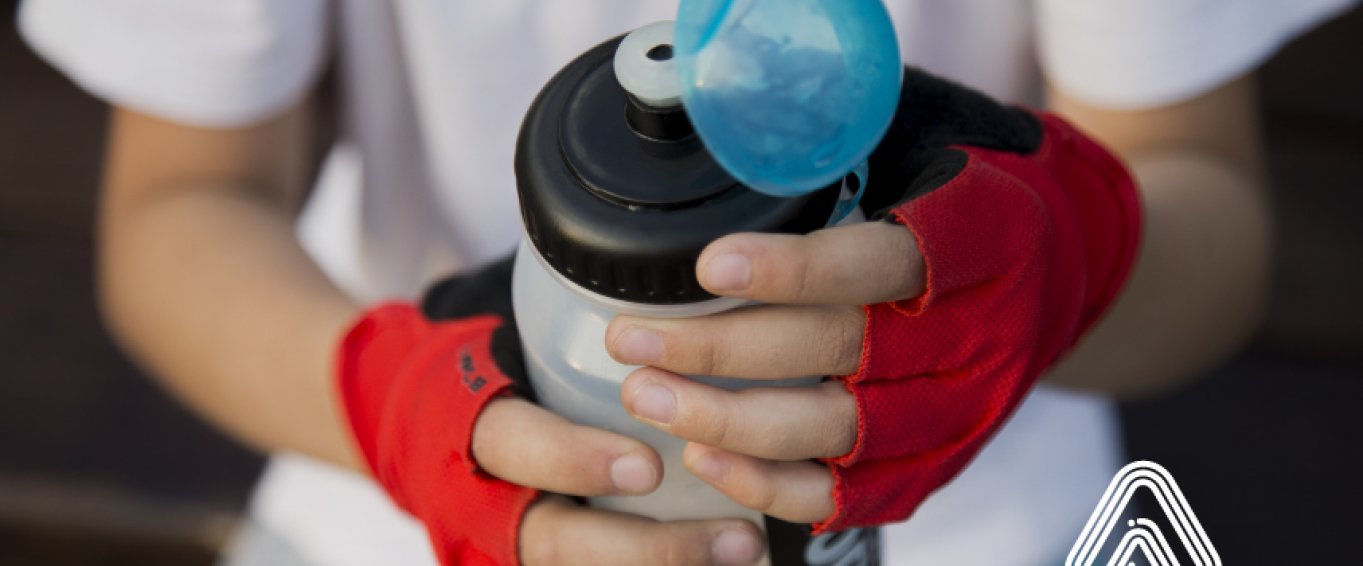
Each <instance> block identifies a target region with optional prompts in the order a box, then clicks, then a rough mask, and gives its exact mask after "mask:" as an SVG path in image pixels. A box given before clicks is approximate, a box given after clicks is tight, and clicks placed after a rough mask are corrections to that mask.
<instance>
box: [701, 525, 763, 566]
mask: <svg viewBox="0 0 1363 566" xmlns="http://www.w3.org/2000/svg"><path fill="white" fill-rule="evenodd" d="M760 552H762V545H761V544H758V542H757V539H756V538H755V537H753V536H752V533H751V532H748V531H747V530H744V529H727V530H724V531H722V532H720V533H719V536H716V537H715V540H714V542H713V543H711V545H710V554H711V558H714V560H715V563H716V564H722V565H724V566H729V565H730V564H732V565H734V566H740V565H743V564H752V563H753V562H756V561H757V558H758V556H757V555H758V553H760Z"/></svg>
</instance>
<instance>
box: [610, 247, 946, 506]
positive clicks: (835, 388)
mask: <svg viewBox="0 0 1363 566" xmlns="http://www.w3.org/2000/svg"><path fill="white" fill-rule="evenodd" d="M697 275H698V277H699V279H700V281H701V283H702V284H703V285H704V286H705V287H706V289H708V290H710V291H711V292H713V293H716V294H720V295H725V296H731V297H741V298H746V299H751V300H754V301H759V302H762V303H766V304H764V305H761V306H755V307H748V308H743V309H738V310H734V311H729V312H724V313H720V314H716V315H712V316H707V317H699V318H691V319H673V320H659V319H643V318H635V317H624V316H622V317H618V318H617V319H616V320H615V321H613V322H612V323H611V326H610V327H609V329H608V330H607V333H606V345H607V349H608V350H609V351H610V353H611V355H612V356H613V357H615V359H617V360H619V361H620V362H622V363H627V364H639V365H646V366H651V367H645V368H642V369H639V370H637V371H635V372H634V373H633V374H631V375H630V377H629V378H628V379H627V380H626V381H625V383H624V386H623V388H622V390H621V401H622V402H623V403H624V406H625V409H626V410H627V411H629V412H630V414H632V415H634V416H635V417H636V418H639V419H640V420H643V421H645V422H647V423H649V424H651V425H653V426H655V427H658V428H660V429H662V430H665V431H667V432H669V433H671V434H674V435H676V436H679V437H681V438H685V439H687V440H690V441H692V442H691V444H690V445H688V446H687V449H686V452H685V461H686V465H687V467H688V468H690V469H691V471H692V472H693V473H696V474H697V475H698V476H699V477H701V478H702V479H705V480H706V481H708V482H710V483H711V484H712V485H714V486H715V487H716V488H717V489H719V490H720V491H721V492H723V493H725V494H726V495H728V496H729V497H731V498H733V499H734V500H735V501H738V502H739V503H741V504H743V505H745V506H748V507H750V508H753V509H756V510H758V511H761V512H763V513H765V514H768V515H771V516H773V517H776V518H779V519H783V520H786V521H791V522H800V523H813V522H817V521H821V520H823V519H826V518H827V517H829V515H831V514H832V513H833V511H834V509H835V506H834V501H833V495H832V494H833V483H834V480H833V476H832V473H831V472H830V470H829V468H828V466H826V465H824V464H821V463H818V462H814V461H812V460H811V459H814V458H835V457H838V456H841V455H843V454H846V453H848V452H849V451H850V450H851V449H852V446H853V444H854V442H855V441H856V438H857V406H856V402H855V400H854V399H853V397H852V395H851V394H850V393H848V391H847V390H846V389H845V388H844V387H843V386H842V384H840V383H838V382H833V381H830V382H826V383H824V384H822V385H821V386H819V387H811V388H756V389H749V390H746V391H739V392H729V391H724V390H721V389H718V388H714V387H710V386H706V385H702V384H699V383H696V382H693V381H691V380H689V379H686V378H684V377H681V375H678V374H689V375H719V376H726V377H738V378H747V379H754V380H763V379H787V378H793V377H802V376H817V375H847V374H850V373H852V372H854V371H856V369H857V367H858V364H859V363H860V360H861V350H862V338H863V334H864V330H865V325H866V317H865V313H864V312H863V309H862V307H861V306H859V305H864V304H871V303H881V302H887V301H894V300H901V299H907V298H910V297H914V296H917V295H918V294H920V293H921V292H922V288H923V263H922V259H921V256H920V255H919V253H918V248H917V245H916V244H915V242H914V239H913V237H912V235H911V234H910V232H909V231H908V230H905V229H904V228H903V227H902V226H896V225H892V224H886V223H879V222H877V223H867V224H859V225H854V226H848V227H840V228H831V229H827V230H822V231H819V232H815V233H813V234H810V235H808V236H790V235H766V234H736V235H733V236H728V237H725V238H722V239H720V240H718V241H716V242H715V243H713V244H711V245H710V246H709V247H708V248H707V249H706V250H705V253H703V254H702V255H701V257H700V259H699V260H698V262H697ZM674 372H675V373H674Z"/></svg>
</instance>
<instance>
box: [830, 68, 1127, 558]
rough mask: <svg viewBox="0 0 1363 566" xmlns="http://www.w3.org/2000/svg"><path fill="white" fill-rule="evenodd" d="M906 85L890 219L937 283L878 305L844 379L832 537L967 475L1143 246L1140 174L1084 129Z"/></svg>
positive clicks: (878, 520)
mask: <svg viewBox="0 0 1363 566" xmlns="http://www.w3.org/2000/svg"><path fill="white" fill-rule="evenodd" d="M905 80H906V83H907V82H908V81H918V82H917V83H915V84H913V85H910V86H909V87H908V88H906V92H905V97H904V100H903V104H902V105H901V114H909V115H906V116H900V117H897V118H896V126H897V128H898V130H897V131H892V133H891V134H890V136H889V137H888V138H887V142H886V143H887V144H889V146H890V148H889V149H890V150H891V151H896V152H898V153H897V154H896V155H893V156H884V155H881V156H880V165H881V167H877V163H876V160H875V159H873V161H872V166H871V180H872V183H873V184H874V183H884V182H885V179H884V178H878V176H877V174H878V172H886V171H888V172H890V174H891V175H890V176H891V178H893V174H895V173H899V174H902V175H904V176H905V177H906V178H909V179H910V180H909V181H908V187H909V189H910V191H909V192H910V193H911V194H910V195H908V197H907V200H905V201H902V202H899V203H893V204H890V205H889V206H888V207H887V208H885V209H884V210H883V213H882V215H883V216H886V217H888V218H887V219H890V220H892V221H895V222H898V223H900V224H903V225H904V226H906V227H907V228H908V229H909V230H911V231H912V232H913V235H914V237H915V239H916V240H917V243H918V247H919V249H920V250H921V252H922V254H923V259H924V263H925V266H926V276H927V277H926V290H925V292H924V293H923V295H922V296H920V297H918V298H916V299H913V300H909V301H902V302H897V303H883V304H878V305H870V306H867V307H865V310H866V315H867V323H866V334H865V341H864V343H863V350H862V360H861V364H860V367H859V368H858V370H857V372H856V373H854V374H852V375H850V376H846V377H844V378H842V379H843V382H844V384H845V385H846V387H847V390H848V391H850V392H851V393H852V394H853V396H854V397H855V399H856V402H857V409H858V423H857V427H858V434H857V443H856V445H855V446H854V448H853V449H852V451H851V452H850V453H848V454H846V455H844V456H843V457H841V458H836V459H831V460H828V464H829V466H830V468H831V469H832V470H833V473H834V476H835V488H834V498H835V500H836V502H837V509H836V511H835V512H834V514H833V515H832V516H831V517H829V518H828V519H827V520H825V521H823V522H822V523H819V524H818V525H815V529H816V532H824V531H828V530H841V529H846V528H850V527H857V526H865V525H875V524H882V523H887V522H892V521H898V520H902V519H905V518H907V517H908V516H909V515H910V514H912V513H913V512H914V510H916V509H917V507H918V506H919V505H920V504H921V503H922V502H923V500H924V499H926V498H927V497H928V496H929V495H931V494H932V493H933V492H934V491H936V490H937V489H939V488H941V487H942V486H943V485H945V484H946V483H947V482H949V481H951V479H952V478H954V477H955V476H956V475H957V474H958V473H960V471H961V470H962V469H963V468H964V467H965V466H966V465H967V464H968V463H969V462H970V461H971V459H972V458H974V456H975V454H977V453H978V452H979V451H980V449H981V448H982V447H983V446H984V444H985V443H986V442H987V441H988V440H989V438H990V437H991V436H992V435H993V434H994V433H995V432H996V431H997V430H998V429H999V427H1000V426H1001V425H1002V424H1003V423H1004V421H1005V420H1006V419H1007V418H1008V416H1009V415H1011V414H1012V412H1013V410H1014V409H1015V408H1016V407H1017V406H1018V404H1019V402H1021V400H1022V399H1023V398H1024V397H1026V395H1027V393H1028V391H1029V390H1030V389H1031V387H1032V386H1033V385H1034V384H1035V382H1036V380H1037V378H1038V377H1039V376H1040V375H1041V374H1042V372H1044V371H1045V370H1046V369H1047V368H1049V367H1050V366H1051V365H1052V364H1053V363H1054V362H1055V361H1056V360H1057V359H1058V358H1059V357H1060V356H1061V355H1063V354H1064V353H1065V352H1066V351H1067V350H1068V349H1069V348H1071V347H1072V346H1073V345H1074V344H1075V343H1076V341H1078V339H1079V338H1080V336H1082V335H1083V333H1084V332H1085V331H1086V330H1087V329H1089V328H1090V327H1091V326H1092V325H1093V324H1094V323H1095V322H1096V321H1097V320H1098V319H1099V318H1100V317H1101V316H1102V314H1103V313H1104V311H1105V310H1106V308H1107V307H1108V305H1109V304H1110V303H1111V302H1112V301H1113V299H1114V298H1115V297H1116V295H1117V293H1118V291H1119V290H1120V289H1121V287H1122V285H1123V283H1124V282H1125V280H1126V278H1127V275H1128V272H1129V271H1130V269H1131V267H1132V264H1133V263H1134V258H1135V256H1136V251H1137V246H1138V242H1139V239H1140V219H1141V211H1140V203H1139V202H1138V200H1137V193H1136V188H1135V186H1134V184H1133V182H1132V180H1131V178H1130V176H1129V175H1128V173H1127V172H1126V170H1125V168H1124V167H1123V166H1122V164H1121V163H1119V162H1118V161H1117V160H1116V159H1115V158H1113V157H1112V156H1111V155H1110V154H1108V152H1107V151H1105V150H1104V149H1103V148H1101V147H1099V146H1098V145H1097V144H1096V143H1094V142H1093V141H1091V140H1089V139H1088V138H1086V137H1084V136H1083V135H1082V134H1080V133H1079V132H1077V131H1076V130H1075V129H1074V128H1073V127H1071V126H1070V125H1068V124H1066V123H1065V122H1064V121H1062V120H1060V119H1059V118H1056V117H1054V116H1050V115H1045V114H1042V115H1032V114H1030V113H1026V112H1025V111H1022V110H1018V109H1011V108H1004V107H1002V106H999V105H997V104H994V103H992V102H990V101H988V100H987V99H985V98H983V97H982V96H980V95H978V94H976V93H972V92H969V91H965V89H962V88H960V87H957V86H955V85H951V84H949V83H945V82H944V81H940V80H937V79H932V78H931V77H926V76H925V75H921V73H911V74H910V76H906V79H905ZM915 104H918V105H921V106H923V107H922V108H919V109H918V111H916V112H905V110H904V109H905V108H906V107H911V106H913V105H915ZM906 105H907V106H906ZM943 120H947V121H952V120H954V123H945V124H944V123H943V122H942V121H943ZM985 145H987V146H989V147H988V148H986V147H982V146H985ZM884 151H885V148H884V146H883V147H882V150H879V151H878V153H882V154H883V153H884ZM901 186H903V185H901ZM881 198H884V197H883V195H882V197H881Z"/></svg>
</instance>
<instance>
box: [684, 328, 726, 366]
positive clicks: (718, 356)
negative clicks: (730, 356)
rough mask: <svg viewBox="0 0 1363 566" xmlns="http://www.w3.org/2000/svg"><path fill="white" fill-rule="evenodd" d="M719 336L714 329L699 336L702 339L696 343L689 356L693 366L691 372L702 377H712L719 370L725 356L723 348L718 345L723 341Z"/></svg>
mask: <svg viewBox="0 0 1363 566" xmlns="http://www.w3.org/2000/svg"><path fill="white" fill-rule="evenodd" d="M719 334H720V333H719V332H715V331H714V329H711V331H710V332H705V333H703V334H700V336H703V338H700V339H699V340H698V341H697V342H696V345H695V348H694V350H693V354H692V356H691V359H692V360H693V362H694V364H695V366H694V367H693V368H692V371H695V372H696V373H699V374H702V375H714V374H715V373H717V372H719V371H720V370H721V368H722V367H723V363H724V356H725V354H724V347H723V346H721V345H720V343H721V342H722V341H723V340H721V339H720V338H719Z"/></svg>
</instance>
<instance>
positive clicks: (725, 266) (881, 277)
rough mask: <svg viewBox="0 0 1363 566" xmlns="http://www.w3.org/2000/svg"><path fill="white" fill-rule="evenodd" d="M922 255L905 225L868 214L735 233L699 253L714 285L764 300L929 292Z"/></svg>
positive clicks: (702, 273) (838, 300)
mask: <svg viewBox="0 0 1363 566" xmlns="http://www.w3.org/2000/svg"><path fill="white" fill-rule="evenodd" d="M923 273H924V268H923V256H922V254H920V253H919V251H918V245H917V242H915V241H914V238H913V234H912V233H910V232H909V231H908V230H906V229H904V227H903V226H897V225H894V224H888V223H884V222H867V223H864V224H854V225H851V226H840V227H835V228H828V229H826V230H819V231H817V232H813V233H810V234H808V235H804V236H799V235H787V234H734V235H730V236H725V237H723V238H720V239H718V240H716V241H714V242H712V243H711V244H710V245H709V246H708V247H706V248H705V251H704V252H702V253H701V255H700V258H699V259H697V260H696V276H697V277H698V278H699V279H700V283H701V285H702V286H704V287H705V288H706V289H707V290H709V291H710V292H711V293H714V294H716V295H724V296H730V297H742V298H745V299H753V300H757V301H762V302H765V303H788V304H839V305H865V304H872V303H883V302H886V301H894V300H899V299H907V298H910V297H916V296H918V295H919V294H920V293H922V292H923Z"/></svg>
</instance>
